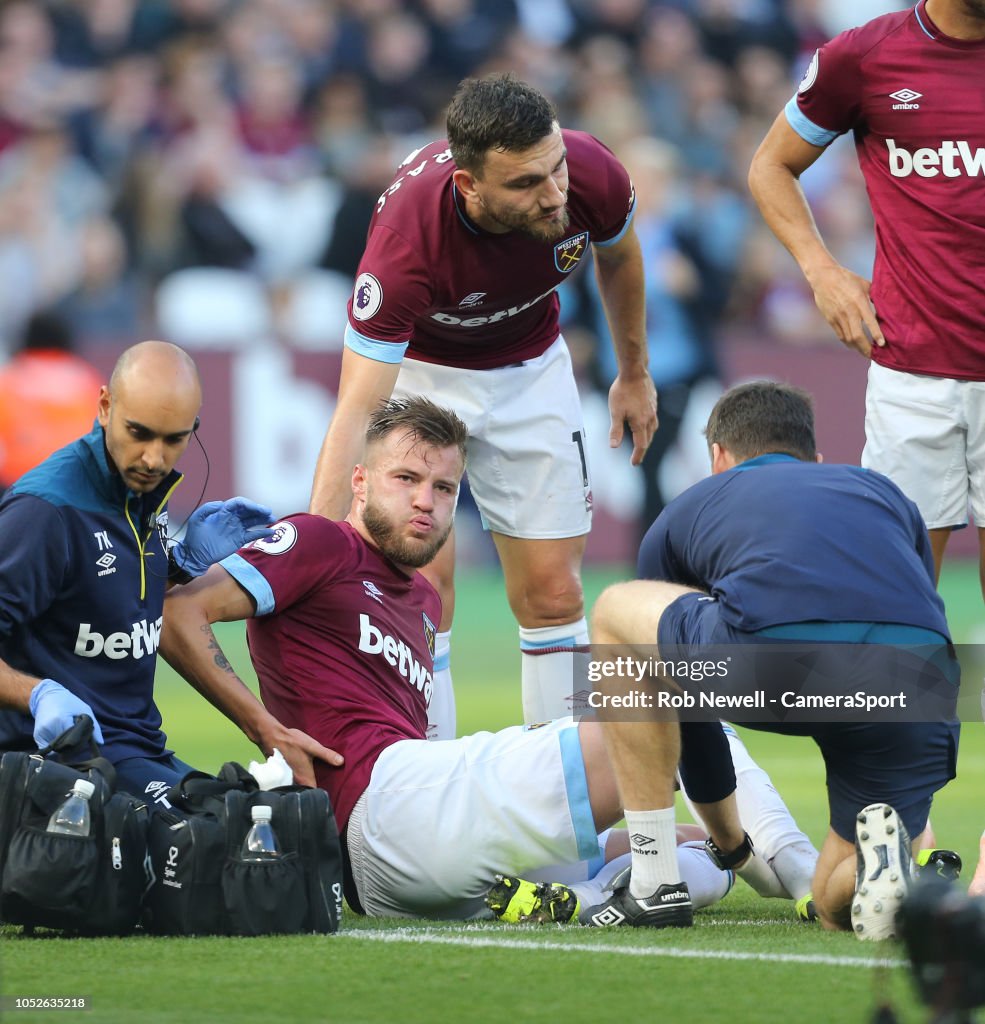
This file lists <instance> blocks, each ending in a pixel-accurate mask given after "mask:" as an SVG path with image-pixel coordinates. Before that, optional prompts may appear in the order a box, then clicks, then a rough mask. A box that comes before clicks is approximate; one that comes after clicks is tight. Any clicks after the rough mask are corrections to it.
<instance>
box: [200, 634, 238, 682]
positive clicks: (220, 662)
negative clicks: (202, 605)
mask: <svg viewBox="0 0 985 1024" xmlns="http://www.w3.org/2000/svg"><path fill="white" fill-rule="evenodd" d="M202 632H203V633H204V634H205V638H206V640H207V641H208V644H207V646H208V649H209V650H210V651H213V652H214V654H213V656H212V661H213V662H214V664H215V666H216V668H220V669H222V671H223V672H228V673H229V674H230V675H231V676H234V675H236V673H235V672H234V671H233V667H232V665H230V664H229V659H228V658H227V657H226V655H225V654H224V653H223V650H222V648H221V647H220V646H219V641H218V640H216V638H215V633H213V632H212V627H211V626H210V625H209V624H208V623H205V625H204V626H202Z"/></svg>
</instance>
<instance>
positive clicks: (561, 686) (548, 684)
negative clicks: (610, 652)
mask: <svg viewBox="0 0 985 1024" xmlns="http://www.w3.org/2000/svg"><path fill="white" fill-rule="evenodd" d="M588 642H589V641H588V623H587V622H586V621H585V619H584V618H581V619H579V620H578V621H577V622H568V623H565V624H564V625H562V626H545V627H543V628H541V629H526V628H525V627H524V626H520V665H521V668H520V680H521V695H522V700H523V722H524V725H534V724H535V723H537V722H549V721H551V720H553V719H555V718H563V717H564V716H565V715H579V714H583V713H584V712H585V711H586V710H587V709H588V703H587V700H588V694H587V692H585V691H587V690H588V689H589V687H588V684H587V682H586V679H587V662H588V650H587V648H588ZM579 649H580V650H579Z"/></svg>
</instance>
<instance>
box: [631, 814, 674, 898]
mask: <svg viewBox="0 0 985 1024" xmlns="http://www.w3.org/2000/svg"><path fill="white" fill-rule="evenodd" d="M626 828H627V830H628V831H629V851H630V855H631V856H632V858H633V873H632V875H631V876H630V882H629V891H630V894H631V895H632V896H636V897H638V898H643V897H645V896H652V895H653V894H654V893H655V892H656V891H657V889H658V888H659V887H660V886H661V885H666V884H671V885H673V884H675V883H677V882H679V881H680V880H681V874H680V868H679V867H678V866H677V825H676V822H675V821H674V808H673V807H663V808H661V809H659V810H654V811H631V810H629V809H628V808H627V809H626Z"/></svg>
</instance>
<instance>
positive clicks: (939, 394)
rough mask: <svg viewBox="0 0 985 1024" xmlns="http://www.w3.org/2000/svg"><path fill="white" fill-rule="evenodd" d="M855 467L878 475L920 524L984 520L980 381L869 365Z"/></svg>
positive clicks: (984, 392) (984, 390)
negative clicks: (902, 497) (916, 512)
mask: <svg viewBox="0 0 985 1024" xmlns="http://www.w3.org/2000/svg"><path fill="white" fill-rule="evenodd" d="M862 465H863V466H865V468H866V469H875V470H878V472H880V473H883V474H885V475H886V476H888V477H889V478H890V480H892V481H893V483H895V484H896V486H897V487H899V488H900V490H901V491H902V492H903V493H904V494H905V495H906V496H907V497H908V498H909V499H910V500H911V501H913V502H915V504H916V506H917V508H919V509H920V514H921V515H922V516H923V519H924V522H925V523H926V524H927V528H928V529H931V530H934V529H938V528H941V527H949V526H964V525H966V524H967V522H968V508H969V505H970V507H971V513H972V515H973V516H974V517H975V522H976V523H977V525H978V526H985V381H973V380H954V379H952V378H948V377H926V376H921V375H920V374H916V373H902V372H900V371H899V370H891V369H889V368H888V367H885V366H880V365H879V364H878V363H872V364H871V365H870V367H869V381H868V386H867V388H866V392H865V449H864V451H863V452H862Z"/></svg>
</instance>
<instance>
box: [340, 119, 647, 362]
mask: <svg viewBox="0 0 985 1024" xmlns="http://www.w3.org/2000/svg"><path fill="white" fill-rule="evenodd" d="M562 137H563V139H564V144H565V146H566V148H567V161H568V174H569V182H570V184H569V188H568V213H569V216H570V223H569V225H568V229H567V231H566V232H565V233H564V236H563V237H562V238H560V239H558V240H557V241H553V242H549V241H541V240H539V239H535V238H530V237H527V236H526V235H523V234H521V233H519V232H516V231H511V232H508V233H506V234H492V233H491V232H488V231H484V230H483V229H482V228H480V227H478V225H476V224H475V223H473V222H472V220H471V219H470V218H469V217H468V216H467V215H466V213H465V204H464V201H463V200H462V197H461V195H460V194H459V193H458V190H457V189H456V188H455V185H454V182H453V181H452V173H453V172H454V170H455V163H454V162H453V161H452V158H451V151H450V150H449V149H448V144H447V142H444V141H441V142H435V143H432V144H431V145H429V146H425V147H423V148H422V149H418V150H415V151H414V152H413V153H411V154H410V156H408V157H407V159H406V160H404V162H403V163H402V164H401V166H400V168H399V169H398V172H397V176H396V178H395V179H394V181H393V184H392V185H390V187H389V188H388V189H387V190H386V191H385V192H384V193H383V194H382V195H381V196H380V198H379V200H378V203H377V209H376V213H375V214H374V216H373V219H372V221H371V223H370V228H369V236H368V240H367V243H366V249H365V252H364V253H363V257H362V260H361V262H360V264H359V272H358V274H357V277H356V283H355V288H354V291H353V296H352V299H351V300H350V302H349V324H348V327H347V328H346V334H345V344H346V346H347V347H348V348H351V349H352V350H354V351H356V352H358V353H359V354H360V355H364V356H368V357H369V358H371V359H377V360H379V361H381V362H394V363H396V362H400V360H401V359H402V358H403V355H404V352H405V351H406V354H407V356H409V357H410V358H413V359H419V360H422V361H423V362H429V363H440V364H442V365H445V366H459V367H466V368H470V369H479V370H482V369H489V368H492V367H496V366H507V365H509V364H511V363H517V362H522V361H523V360H525V359H532V358H534V357H536V356H539V355H541V354H542V353H543V352H544V351H545V350H546V349H547V348H548V347H549V346H550V345H551V344H552V343H553V342H554V340H555V339H556V338H557V336H558V330H559V328H558V298H557V295H556V294H555V289H556V288H557V287H558V285H560V284H561V283H562V282H563V281H564V280H565V278H566V277H567V276H568V274H570V273H571V272H572V271H574V270H575V269H576V268H577V267H578V265H579V264H580V263H581V262H582V261H583V260H584V259H585V256H586V255H587V252H588V247H589V245H595V246H605V245H613V244H615V243H616V242H617V241H619V239H620V238H622V236H623V234H624V233H625V231H626V230H627V229H628V227H629V223H630V221H631V219H632V215H633V212H634V208H635V195H634V192H633V186H632V182H631V181H630V180H629V175H628V174H627V173H626V170H625V169H624V168H623V166H622V164H620V163H619V161H618V160H616V158H615V157H614V156H613V155H612V153H611V152H610V151H609V150H608V149H606V147H605V146H604V145H602V143H601V142H599V141H598V140H597V139H595V138H593V137H592V136H591V135H587V134H585V133H584V132H576V131H564V132H562Z"/></svg>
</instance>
